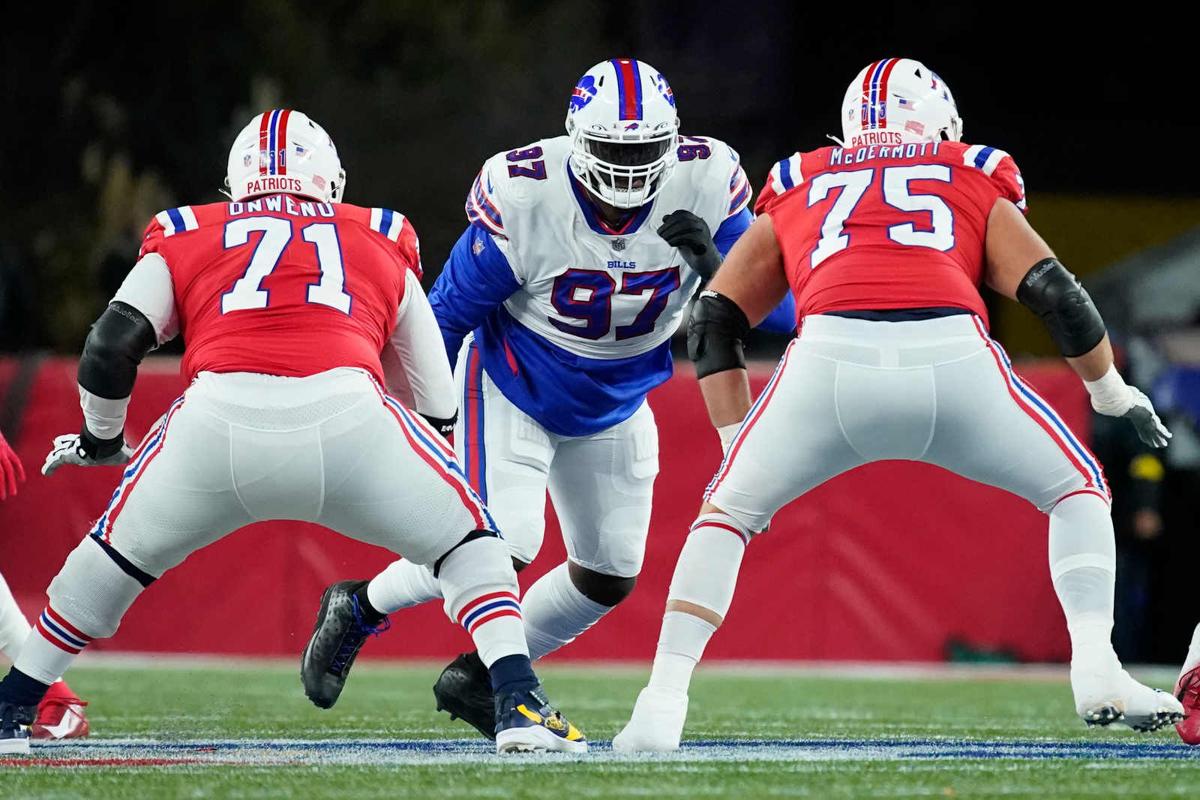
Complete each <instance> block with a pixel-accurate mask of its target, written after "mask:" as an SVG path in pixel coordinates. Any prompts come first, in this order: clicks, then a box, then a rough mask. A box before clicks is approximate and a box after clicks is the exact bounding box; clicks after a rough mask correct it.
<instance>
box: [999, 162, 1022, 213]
mask: <svg viewBox="0 0 1200 800" xmlns="http://www.w3.org/2000/svg"><path fill="white" fill-rule="evenodd" d="M991 177H992V183H994V184H996V188H997V189H999V190H1000V196H1001V197H1003V198H1005V199H1006V200H1010V201H1012V203H1013V205H1015V206H1016V207H1017V208H1019V209H1021V213H1022V214H1024V213H1025V212H1026V209H1027V203H1026V202H1025V181H1024V180H1022V179H1021V170H1020V169H1018V168H1017V162H1016V161H1013V157H1012V156H1010V155H1005V156H1004V158H1003V159H1001V160H1000V163H999V164H998V165H997V166H996V169H995V170H993V171H992V176H991Z"/></svg>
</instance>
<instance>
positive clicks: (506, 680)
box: [488, 653, 538, 697]
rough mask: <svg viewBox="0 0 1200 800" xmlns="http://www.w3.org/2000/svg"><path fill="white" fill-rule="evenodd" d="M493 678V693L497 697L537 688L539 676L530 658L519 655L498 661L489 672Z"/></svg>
mask: <svg viewBox="0 0 1200 800" xmlns="http://www.w3.org/2000/svg"><path fill="white" fill-rule="evenodd" d="M488 674H489V675H491V678H492V692H493V693H494V694H495V695H496V696H497V697H499V696H501V695H505V694H509V693H510V692H527V691H530V690H532V689H535V688H537V685H538V679H537V675H534V674H533V664H532V663H530V661H529V656H523V655H520V654H519V653H517V654H514V655H511V656H505V657H504V658H500V659H497V660H496V661H495V662H494V663H493V664H492V666H491V668H490V669H489V670H488Z"/></svg>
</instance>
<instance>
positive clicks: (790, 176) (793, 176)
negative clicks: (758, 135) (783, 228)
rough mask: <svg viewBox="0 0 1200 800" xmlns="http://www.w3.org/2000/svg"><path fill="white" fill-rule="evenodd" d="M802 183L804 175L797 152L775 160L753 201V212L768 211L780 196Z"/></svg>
mask: <svg viewBox="0 0 1200 800" xmlns="http://www.w3.org/2000/svg"><path fill="white" fill-rule="evenodd" d="M802 183H804V177H803V173H802V172H801V170H800V154H799V153H793V154H792V155H790V156H788V157H787V158H785V159H783V160H782V161H779V162H776V164H775V166H773V167H771V173H770V174H769V175H768V176H767V182H766V184H765V185H764V186H763V188H762V190H761V191H760V192H759V193H758V199H757V200H755V201H754V213H755V214H764V213H767V212H769V211H770V210H771V209H772V208H773V207H774V206H775V204H776V202H778V200H779V199H780V198H781V197H783V196H784V195H786V194H787V193H788V192H790V191H791V190H792V189H795V188H796V187H797V186H799V185H800V184H802Z"/></svg>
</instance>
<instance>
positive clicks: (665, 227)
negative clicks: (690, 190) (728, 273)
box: [658, 209, 721, 281]
mask: <svg viewBox="0 0 1200 800" xmlns="http://www.w3.org/2000/svg"><path fill="white" fill-rule="evenodd" d="M658 235H659V236H661V237H662V238H663V239H665V240H666V242H667V244H669V245H671V246H672V247H678V248H679V252H680V254H681V255H682V256H683V260H684V261H686V262H687V264H688V266H689V267H691V268H692V269H693V270H695V271H696V272H697V273H699V275H700V277H701V278H703V279H704V280H706V281H707V280H708V279H709V278H711V277H712V276H713V274H715V273H716V271H717V267H719V266H721V254H720V252H718V251H717V245H716V243H715V242H713V237H712V231H710V230H709V229H708V223H707V222H705V221H704V220H702V219H700V217H697V216H696V215H695V214H693V213H692V212H690V211H685V210H683V209H680V210H679V211H674V212H672V213H670V214H667V215H666V216H665V217H663V224H662V225H661V226H660V227H659V229H658Z"/></svg>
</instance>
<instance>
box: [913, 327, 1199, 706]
mask: <svg viewBox="0 0 1200 800" xmlns="http://www.w3.org/2000/svg"><path fill="white" fill-rule="evenodd" d="M977 333H978V335H979V337H980V340H981V349H980V350H979V351H978V352H977V353H976V354H974V355H973V356H971V357H968V358H963V359H959V360H956V361H953V362H949V363H944V364H939V365H937V366H936V367H935V374H936V383H937V386H938V395H937V409H938V413H937V424H936V430H935V434H934V437H933V440H932V442H931V444H930V447H929V451H928V453H927V458H926V460H928V461H930V462H931V463H934V464H938V465H939V466H942V467H944V468H946V469H948V470H951V471H953V472H956V473H958V474H959V475H963V476H965V477H968V478H971V479H973V480H977V481H980V482H981V483H987V484H990V485H993V486H998V487H1000V488H1002V489H1006V490H1008V491H1010V492H1013V493H1014V494H1017V495H1019V496H1021V497H1023V498H1025V499H1026V500H1028V501H1029V502H1031V503H1033V504H1034V505H1035V506H1037V507H1038V508H1039V509H1040V510H1042V511H1043V512H1045V513H1046V514H1048V516H1049V520H1050V526H1049V527H1050V547H1049V552H1050V574H1051V578H1052V580H1053V583H1054V589H1055V592H1056V594H1057V595H1058V599H1059V603H1060V605H1061V606H1062V610H1063V614H1064V616H1065V617H1066V620H1067V629H1068V631H1069V633H1070V637H1071V650H1072V658H1071V683H1072V688H1073V690H1074V694H1075V704H1076V710H1077V711H1078V712H1079V714H1080V716H1081V717H1083V719H1084V720H1085V721H1087V722H1088V723H1089V724H1108V723H1110V722H1113V721H1123V722H1124V723H1125V724H1127V725H1129V726H1130V727H1135V728H1138V729H1145V730H1153V729H1156V728H1158V727H1161V726H1162V725H1164V724H1166V723H1167V722H1168V721H1169V720H1170V717H1171V715H1172V714H1174V713H1177V712H1178V703H1177V702H1176V701H1175V700H1174V699H1173V698H1171V697H1170V695H1168V694H1166V693H1164V692H1157V691H1155V690H1152V689H1149V688H1147V687H1144V686H1142V685H1141V684H1138V683H1136V682H1135V681H1133V679H1132V678H1130V677H1129V675H1128V674H1127V673H1126V672H1125V671H1124V670H1123V669H1122V668H1121V665H1120V662H1119V660H1118V659H1117V655H1116V652H1115V651H1114V650H1113V647H1112V642H1111V637H1112V625H1113V588H1114V583H1115V576H1116V555H1115V546H1114V541H1113V527H1112V518H1111V515H1110V512H1109V497H1108V486H1107V484H1106V482H1105V480H1104V474H1103V471H1102V469H1101V467H1100V464H1099V462H1098V461H1097V460H1096V458H1095V457H1094V456H1093V455H1092V454H1091V453H1090V452H1088V450H1087V449H1086V448H1085V447H1084V446H1083V444H1082V442H1080V440H1079V439H1078V438H1077V437H1076V436H1075V435H1074V434H1073V433H1072V432H1071V431H1070V430H1069V429H1068V428H1067V427H1066V425H1065V424H1064V423H1063V422H1062V420H1061V418H1060V417H1059V416H1058V415H1057V414H1056V413H1055V412H1054V410H1053V409H1052V408H1051V407H1050V405H1049V404H1048V403H1046V401H1045V400H1044V399H1042V398H1041V397H1040V396H1038V395H1037V393H1036V392H1034V390H1033V389H1032V387H1030V386H1029V385H1028V384H1027V383H1026V382H1025V381H1023V380H1022V379H1021V378H1020V377H1019V376H1018V375H1017V374H1016V373H1015V372H1014V371H1013V370H1012V367H1011V364H1010V363H1009V362H1008V358H1007V356H1006V355H1005V354H1004V352H1003V350H1002V349H1001V348H1000V347H999V345H998V344H996V343H995V342H993V341H991V339H990V338H988V337H987V336H986V334H984V333H983V331H982V328H981V327H979V328H978V330H977Z"/></svg>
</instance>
